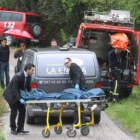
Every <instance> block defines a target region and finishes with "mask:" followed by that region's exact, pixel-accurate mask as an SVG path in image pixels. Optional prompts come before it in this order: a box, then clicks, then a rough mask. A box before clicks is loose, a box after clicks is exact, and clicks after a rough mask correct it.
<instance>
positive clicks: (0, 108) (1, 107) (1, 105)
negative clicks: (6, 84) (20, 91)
mask: <svg viewBox="0 0 140 140" xmlns="http://www.w3.org/2000/svg"><path fill="white" fill-rule="evenodd" d="M2 94H3V89H1V88H0V140H5V137H4V135H3V133H2V125H1V124H2V120H1V117H2V116H3V114H4V113H5V112H6V111H7V109H6V102H5V101H4V99H3V95H2Z"/></svg>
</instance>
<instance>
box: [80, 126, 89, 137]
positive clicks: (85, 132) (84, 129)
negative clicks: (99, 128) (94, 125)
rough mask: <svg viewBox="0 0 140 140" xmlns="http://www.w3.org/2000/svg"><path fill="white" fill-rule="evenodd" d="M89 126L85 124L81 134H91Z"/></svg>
mask: <svg viewBox="0 0 140 140" xmlns="http://www.w3.org/2000/svg"><path fill="white" fill-rule="evenodd" d="M89 131H90V130H89V127H88V126H83V127H82V128H81V134H82V135H83V136H87V135H88V134H89Z"/></svg>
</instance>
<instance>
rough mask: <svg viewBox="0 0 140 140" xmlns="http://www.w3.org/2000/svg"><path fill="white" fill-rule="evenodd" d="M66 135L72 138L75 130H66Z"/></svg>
mask: <svg viewBox="0 0 140 140" xmlns="http://www.w3.org/2000/svg"><path fill="white" fill-rule="evenodd" d="M67 136H68V137H70V138H73V137H75V136H76V130H73V129H69V130H68V131H67Z"/></svg>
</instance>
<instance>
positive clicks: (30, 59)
mask: <svg viewBox="0 0 140 140" xmlns="http://www.w3.org/2000/svg"><path fill="white" fill-rule="evenodd" d="M32 62H33V57H32V56H30V55H28V54H25V55H24V57H23V59H22V68H21V69H22V70H23V69H24V67H25V65H26V64H27V63H32Z"/></svg>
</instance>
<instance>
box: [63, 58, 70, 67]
mask: <svg viewBox="0 0 140 140" xmlns="http://www.w3.org/2000/svg"><path fill="white" fill-rule="evenodd" d="M71 63H72V60H71V59H70V58H65V60H64V65H65V66H66V67H67V68H70V66H71Z"/></svg>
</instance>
